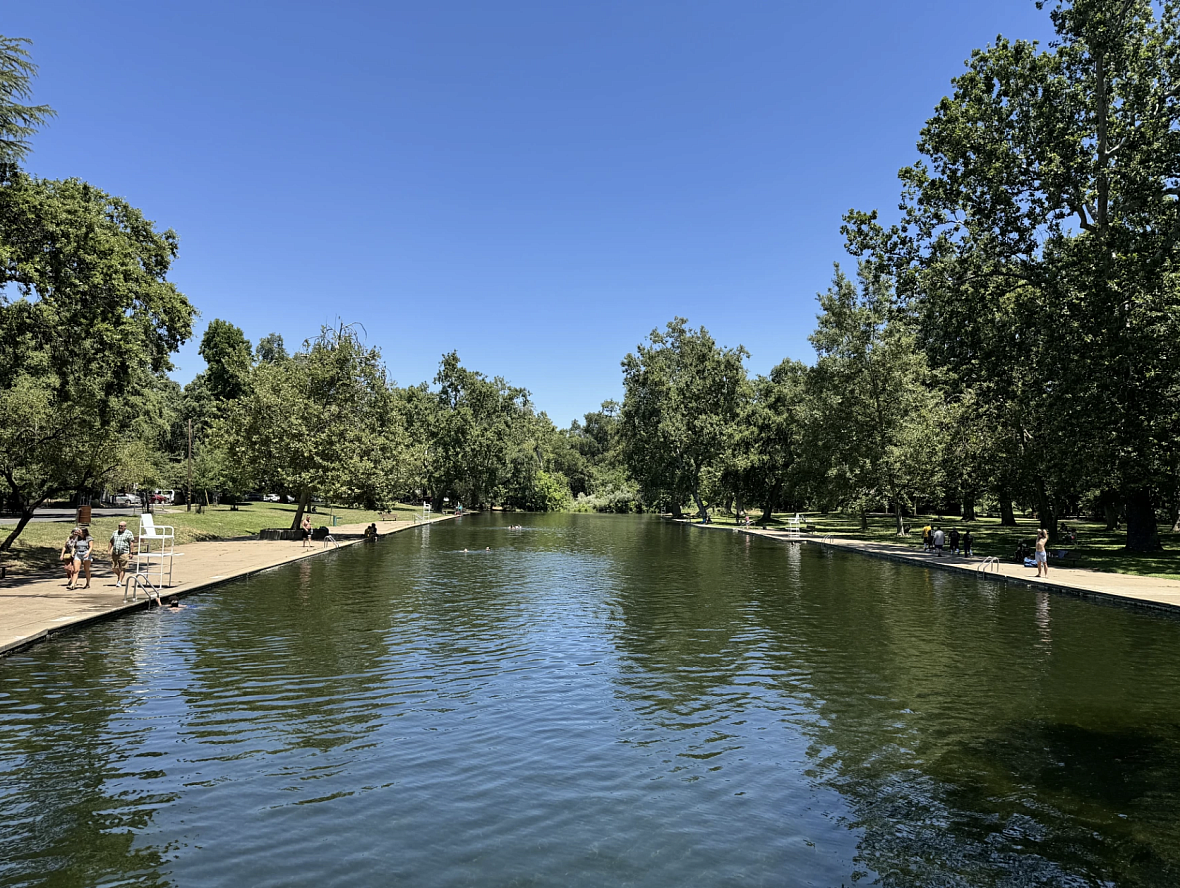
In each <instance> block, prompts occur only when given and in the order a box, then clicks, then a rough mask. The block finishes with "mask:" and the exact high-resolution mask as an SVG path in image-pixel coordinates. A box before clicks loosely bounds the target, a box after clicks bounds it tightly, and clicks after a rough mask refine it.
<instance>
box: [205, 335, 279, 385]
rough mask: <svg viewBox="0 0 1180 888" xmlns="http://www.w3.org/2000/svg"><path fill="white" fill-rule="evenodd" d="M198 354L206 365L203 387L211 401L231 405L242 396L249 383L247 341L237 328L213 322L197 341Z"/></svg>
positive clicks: (249, 363)
mask: <svg viewBox="0 0 1180 888" xmlns="http://www.w3.org/2000/svg"><path fill="white" fill-rule="evenodd" d="M281 347H282V346H281V340H280V348H281ZM199 353H200V355H201V357H202V358H204V359H205V364H206V370H205V385H206V387H207V388H208V389H209V393H210V394H211V395H212V396H213V397H214V398H215V399H217V400H218V401H233V400H236V399H238V398H240V397H242V395H244V394H245V393H246V390H247V388H248V387H249V383H250V367H251V359H250V341H249V340H248V339H246V334H244V333H243V332H242V330H241V328H240V327H235V326H234V325H233V324H231V323H230V322H229V321H223V320H221V319H220V318H215V319H214V320H213V321H212V323H210V324H209V326H208V328H207V329H206V330H205V335H204V336H202V337H201V347H200V350H199Z"/></svg>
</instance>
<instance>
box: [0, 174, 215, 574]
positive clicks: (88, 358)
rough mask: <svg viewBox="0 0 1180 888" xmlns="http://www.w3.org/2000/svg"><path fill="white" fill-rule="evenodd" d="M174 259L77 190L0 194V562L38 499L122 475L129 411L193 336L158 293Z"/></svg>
mask: <svg viewBox="0 0 1180 888" xmlns="http://www.w3.org/2000/svg"><path fill="white" fill-rule="evenodd" d="M176 246H177V242H176V235H175V234H174V233H173V232H172V231H165V232H157V231H156V230H155V228H154V227H153V225H152V223H151V222H149V221H148V220H147V219H145V218H144V217H143V214H142V213H141V212H140V211H139V210H137V209H135V208H134V207H132V206H131V205H130V204H128V203H126V202H125V201H123V200H121V199H119V198H115V197H111V196H110V195H107V194H104V193H103V192H102V191H100V190H99V189H97V188H94V187H93V186H91V185H88V184H86V183H84V182H81V181H78V180H76V179H70V180H66V181H50V180H40V179H34V178H31V177H29V176H26V175H25V174H23V173H19V172H17V173H14V174H12V175H11V176H10V177H9V179H8V181H6V182H4V183H3V184H0V402H3V409H2V410H0V415H3V416H5V417H9V418H11V419H10V421H7V422H5V423H4V424H3V425H4V426H5V432H4V433H3V434H0V477H2V479H3V483H4V484H5V486H6V487H7V489H8V498H9V500H10V502H11V504H12V505H13V506H15V507H16V509H17V510H18V511H19V513H20V518H19V521H18V523H17V525H16V527H15V529H14V530H13V532H12V533H10V534H9V535H8V537H7V539H5V541H4V542H3V544H0V551H3V550H7V549H8V548H10V547H11V545H12V543H13V542H14V541H15V539H16V538H17V537H18V536H19V535H20V533H21V531H22V530H23V529H24V527H25V525H26V524H27V523H28V521H29V520H30V519H31V518H32V516H33V514H34V512H35V511H36V509H37V508H38V507H40V505H41V504H42V503H44V502H45V501H46V500H47V499H49V498H50V497H53V496H56V495H58V494H61V493H63V492H71V491H83V490H87V489H90V488H93V487H96V486H101V483H102V481H103V479H104V478H105V477H106V476H107V475H108V474H109V473H110V472H112V471H113V470H114V469H115V468H116V467H117V466H118V462H119V460H118V458H117V456H116V455H115V454H116V452H117V450H118V444H119V442H120V441H121V440H122V439H123V438H124V436H125V435H127V434H128V433H130V432H131V431H132V430H133V427H134V425H133V424H134V421H135V419H136V416H137V413H138V409H137V405H139V406H142V398H143V397H145V396H146V395H145V393H146V392H148V391H149V390H150V389H151V388H152V387H153V385H154V382H153V377H155V376H158V375H159V374H161V373H163V372H164V371H165V370H167V369H168V368H169V367H170V366H171V364H170V361H169V356H170V355H171V353H172V352H174V351H175V350H176V349H177V348H178V347H179V345H180V344H181V343H182V342H183V341H184V340H185V339H186V338H187V337H188V336H189V335H190V333H191V331H192V318H193V308H192V306H191V305H190V304H189V302H188V300H187V299H185V297H184V296H183V295H182V294H181V293H180V292H179V291H178V290H177V289H176V287H175V286H174V285H173V284H171V283H170V282H169V281H168V280H167V273H168V270H169V267H170V265H171V262H172V260H173V258H174V257H175V255H176ZM6 286H7V287H8V288H9V289H3V288H4V287H6ZM14 293H15V295H14Z"/></svg>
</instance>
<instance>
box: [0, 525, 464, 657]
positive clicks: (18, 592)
mask: <svg viewBox="0 0 1180 888" xmlns="http://www.w3.org/2000/svg"><path fill="white" fill-rule="evenodd" d="M452 517H454V516H452V515H440V516H438V517H436V518H431V519H429V520H427V521H417V522H415V521H378V522H375V523H376V524H377V534H378V536H388V535H389V534H391V533H398V532H400V531H403V530H410V529H411V528H414V527H421V526H423V524H434V523H436V522H439V521H446V520H448V519H450V518H452ZM367 526H368V525H367V524H344V525H340V526H338V527H333V528H332V534H333V536H334V537H335V538H336V539H337V540H338V541H339V548H344V547H345V546H351V545H356V544H358V543H362V542H364V533H365V528H366V527H367ZM336 548H337V547H336V546H332V545H331V544H329V545H327V546H325V545H324V544H323V543H319V542H317V543H314V544H313V545H312V547H311V548H308V549H305V548H303V543H302V542H300V541H274V542H272V541H267V542H263V541H260V540H258V539H254V538H249V539H236V540H215V541H212V542H204V543H184V544H182V545H178V546H177V549H176V554H177V558H176V560H175V562H174V567H173V582H172V584H171V585H169V586H165V587H164V588H163V590H162V593H163V594H164V595H169V596H171V595H175V596H177V597H183V596H186V595H192V594H194V593H196V592H203V591H206V590H208V589H211V588H213V587H215V586H220V585H221V584H223V583H228V582H230V581H232V580H237V579H241V578H243V577H248V576H251V575H252V574H256V573H260V572H262V571H264V570H270V569H271V568H273V567H278V566H280V565H283V564H290V563H291V562H293V561H301V560H303V559H304V558H314V557H315V556H317V555H323V554H325V553H327V552H332V551H335V550H336ZM105 551H106V550H105V548H104V547H99V549H98V555H97V559H96V560H95V562H94V568H93V571H92V577H91V582H90V588H89V589H86V590H84V591H83V590H81V589H75V590H74V591H73V592H67V591H66V587H65V573H64V572H63V571H61V570H55V571H53V572H45V571H42V572H39V573H37V574H34V575H33V576H29V577H13V578H9V579H6V580H4V581H3V582H0V657H3V656H4V655H6V654H10V653H12V652H13V651H16V650H20V649H21V648H24V647H28V646H29V645H31V644H36V643H37V642H40V641H44V640H45V639H47V638H51V637H53V636H55V635H59V634H61V633H62V632H67V631H70V630H72V629H77V628H78V627H79V626H84V625H86V624H87V623H93V622H95V621H97V620H104V619H110V618H112V617H116V616H120V615H122V614H125V613H130V612H132V611H137V610H143V609H145V608H147V607H148V606H149V603H148V602H147V601H146V600H145V599H144V597H143V595H142V594H141V595H139V596H138V600H136V601H130V600H129V601H126V602H124V601H123V587H122V586H116V585H114V583H115V576H114V573H113V572H112V571H111V566H110V561H109V560H107V559H106V558H105V557H104V556H105ZM153 606H154V605H153Z"/></svg>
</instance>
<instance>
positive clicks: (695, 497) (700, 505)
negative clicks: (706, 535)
mask: <svg viewBox="0 0 1180 888" xmlns="http://www.w3.org/2000/svg"><path fill="white" fill-rule="evenodd" d="M692 501H693V502H694V503H696V504H697V517H698V518H700V519H701V520H702V521H708V520H709V510H708V509H706V508H705V503H704V500H702V499H701V495H700V494H699V493H697V492H696V491H695V490H694V491H693V492H692Z"/></svg>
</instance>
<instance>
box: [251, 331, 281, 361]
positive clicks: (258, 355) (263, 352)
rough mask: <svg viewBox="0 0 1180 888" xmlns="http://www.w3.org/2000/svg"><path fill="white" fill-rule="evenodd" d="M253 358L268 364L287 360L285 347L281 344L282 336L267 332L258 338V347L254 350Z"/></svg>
mask: <svg viewBox="0 0 1180 888" xmlns="http://www.w3.org/2000/svg"><path fill="white" fill-rule="evenodd" d="M254 358H255V360H257V361H259V362H263V361H265V362H266V363H268V364H273V363H275V362H276V361H285V360H287V348H286V346H284V345H283V337H282V336H280V335H279V334H278V333H267V334H266V335H265V336H263V337H262V338H261V339H259V340H258V347H257V348H255V350H254Z"/></svg>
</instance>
